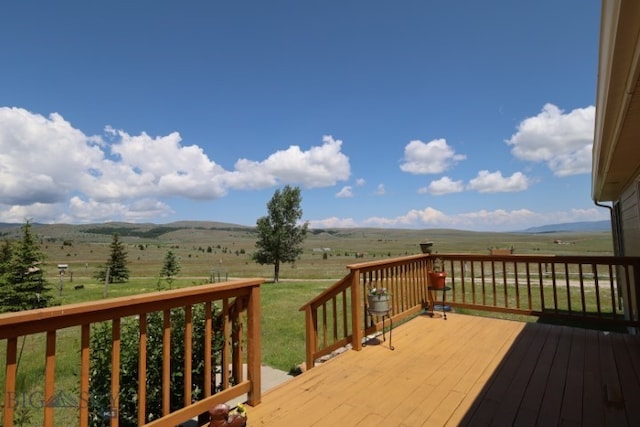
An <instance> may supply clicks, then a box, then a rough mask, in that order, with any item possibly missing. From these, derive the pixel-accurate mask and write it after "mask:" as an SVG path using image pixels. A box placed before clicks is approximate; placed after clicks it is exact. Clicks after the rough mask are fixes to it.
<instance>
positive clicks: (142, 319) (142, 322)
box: [138, 313, 147, 425]
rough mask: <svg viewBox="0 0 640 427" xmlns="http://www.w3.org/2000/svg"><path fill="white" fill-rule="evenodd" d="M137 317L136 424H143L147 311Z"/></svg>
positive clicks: (145, 399)
mask: <svg viewBox="0 0 640 427" xmlns="http://www.w3.org/2000/svg"><path fill="white" fill-rule="evenodd" d="M138 319H139V320H138V322H139V323H138V329H139V331H140V341H139V342H138V425H143V424H144V423H145V422H146V419H147V313H141V314H140V315H139V316H138Z"/></svg>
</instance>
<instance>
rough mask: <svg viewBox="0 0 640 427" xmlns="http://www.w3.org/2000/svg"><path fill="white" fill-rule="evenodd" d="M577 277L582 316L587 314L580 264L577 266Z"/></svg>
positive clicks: (582, 273)
mask: <svg viewBox="0 0 640 427" xmlns="http://www.w3.org/2000/svg"><path fill="white" fill-rule="evenodd" d="M578 277H579V279H580V306H581V308H582V314H585V313H586V312H587V302H586V298H585V294H584V272H583V271H582V264H578Z"/></svg>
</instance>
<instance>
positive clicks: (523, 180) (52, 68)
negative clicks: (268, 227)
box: [0, 0, 608, 231]
mask: <svg viewBox="0 0 640 427" xmlns="http://www.w3.org/2000/svg"><path fill="white" fill-rule="evenodd" d="M599 13H600V3H599V2H598V1H595V0H563V1H557V0H539V1H535V2H519V1H513V0H490V1H486V2H478V1H476V0H460V1H446V0H440V1H432V0H416V1H413V0H412V1H397V2H389V1H381V0H374V1H372V0H369V1H345V0H342V1H333V0H326V1H322V2H312V1H307V2H305V1H279V0H274V1H257V0H256V1H214V0H209V1H177V0H173V1H160V0H155V1H148V0H138V1H117V0H111V1H103V2H87V1H60V2H45V1H30V0H26V1H20V2H3V4H2V5H1V6H0V58H1V61H2V66H1V67H0V222H23V221H24V220H25V219H27V218H28V219H32V220H33V221H35V222H43V223H75V224H79V223H94V222H104V221H128V222H154V223H168V222H173V221H180V220H206V221H222V222H230V223H234V224H242V225H255V222H256V220H257V219H258V218H259V217H261V216H264V215H265V214H266V204H267V202H268V201H269V199H270V198H271V197H272V196H273V193H274V192H275V190H276V189H278V188H282V187H283V186H284V185H286V184H289V185H293V186H297V187H300V188H301V190H302V198H303V200H302V209H303V212H304V214H303V220H305V221H308V222H309V224H310V226H311V227H312V228H322V227H398V228H410V229H429V228H456V229H464V230H478V231H485V230H487V231H489V230H491V231H511V230H521V229H524V228H527V227H531V226H536V225H543V224H550V223H561V222H573V221H590V220H601V219H607V218H608V212H607V210H606V209H603V208H599V207H597V206H595V205H594V203H593V201H592V200H591V197H590V194H591V175H590V170H591V147H592V142H593V126H594V117H595V107H594V105H595V93H596V77H597V76H596V68H597V60H598V32H599Z"/></svg>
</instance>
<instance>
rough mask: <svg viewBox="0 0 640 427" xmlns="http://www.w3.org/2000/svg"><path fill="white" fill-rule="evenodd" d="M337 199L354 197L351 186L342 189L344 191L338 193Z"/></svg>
mask: <svg viewBox="0 0 640 427" xmlns="http://www.w3.org/2000/svg"><path fill="white" fill-rule="evenodd" d="M336 197H338V198H349V197H353V187H351V186H350V185H347V186H345V187H342V189H341V190H340V191H338V192H337V193H336Z"/></svg>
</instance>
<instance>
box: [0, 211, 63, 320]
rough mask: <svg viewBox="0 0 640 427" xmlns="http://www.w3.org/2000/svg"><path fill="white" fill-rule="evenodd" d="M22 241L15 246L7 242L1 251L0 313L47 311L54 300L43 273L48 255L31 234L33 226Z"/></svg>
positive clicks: (27, 227)
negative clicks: (37, 309)
mask: <svg viewBox="0 0 640 427" xmlns="http://www.w3.org/2000/svg"><path fill="white" fill-rule="evenodd" d="M21 231H22V238H21V239H20V240H19V241H18V242H16V244H15V245H13V246H10V245H9V243H8V242H5V243H4V245H3V246H2V249H1V250H0V269H1V270H2V271H1V272H2V274H1V275H0V311H1V312H8V311H21V310H29V309H34V308H42V307H46V306H48V305H49V304H50V302H51V301H52V299H53V297H52V296H51V295H49V291H50V290H51V287H50V286H49V284H48V283H47V281H46V279H45V275H44V272H43V271H42V263H43V262H44V254H43V253H42V252H41V251H40V248H39V247H38V244H37V242H36V238H35V236H34V235H33V233H32V231H31V222H30V221H28V220H27V221H26V223H25V224H24V225H23V226H22V227H21Z"/></svg>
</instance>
